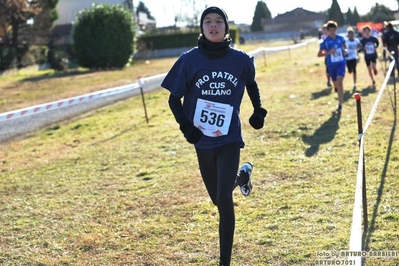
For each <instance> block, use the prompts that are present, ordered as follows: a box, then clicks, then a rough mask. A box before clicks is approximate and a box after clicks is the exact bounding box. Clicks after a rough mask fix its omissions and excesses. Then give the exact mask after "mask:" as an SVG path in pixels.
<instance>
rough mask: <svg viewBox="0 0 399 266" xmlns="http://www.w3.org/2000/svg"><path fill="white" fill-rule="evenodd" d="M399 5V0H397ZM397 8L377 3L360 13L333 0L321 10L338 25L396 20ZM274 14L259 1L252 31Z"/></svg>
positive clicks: (259, 27) (259, 29)
mask: <svg viewBox="0 0 399 266" xmlns="http://www.w3.org/2000/svg"><path fill="white" fill-rule="evenodd" d="M397 2H398V5H399V0H397ZM396 12H397V10H395V11H393V10H391V9H389V8H388V7H386V6H384V5H381V4H378V3H376V4H375V6H373V7H371V9H370V11H369V12H368V13H367V14H364V15H360V14H359V13H358V11H357V7H354V8H353V10H352V9H351V8H348V10H347V11H346V12H343V11H342V10H341V7H340V6H339V4H338V1H337V0H332V3H331V7H330V8H329V9H328V10H325V11H322V12H320V13H321V14H325V15H326V17H327V20H334V21H336V22H337V23H338V25H348V26H349V25H352V26H354V25H356V24H357V23H358V22H361V21H370V22H373V23H379V22H384V21H390V20H395V15H394V14H395V13H396ZM271 18H272V15H271V12H270V10H269V8H268V7H267V5H266V3H265V2H263V1H258V2H257V4H256V7H255V12H254V16H253V19H252V24H251V31H253V32H256V31H263V25H262V20H263V19H271Z"/></svg>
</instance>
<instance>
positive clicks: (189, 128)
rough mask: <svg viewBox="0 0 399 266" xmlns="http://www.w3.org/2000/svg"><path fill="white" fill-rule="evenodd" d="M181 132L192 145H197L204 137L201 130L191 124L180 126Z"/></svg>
mask: <svg viewBox="0 0 399 266" xmlns="http://www.w3.org/2000/svg"><path fill="white" fill-rule="evenodd" d="M180 130H181V132H182V133H183V135H184V137H185V138H186V140H187V141H188V142H189V143H191V144H195V143H197V142H198V141H200V139H201V137H202V136H203V135H204V134H203V133H202V131H201V130H200V129H199V128H197V127H195V126H194V125H193V124H191V123H190V122H187V123H184V124H182V125H180Z"/></svg>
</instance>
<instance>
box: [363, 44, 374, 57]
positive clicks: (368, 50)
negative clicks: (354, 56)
mask: <svg viewBox="0 0 399 266" xmlns="http://www.w3.org/2000/svg"><path fill="white" fill-rule="evenodd" d="M365 48H366V49H365V50H366V54H374V53H375V46H374V44H372V43H371V44H369V43H368V44H366V47H365Z"/></svg>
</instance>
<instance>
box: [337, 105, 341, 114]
mask: <svg viewBox="0 0 399 266" xmlns="http://www.w3.org/2000/svg"><path fill="white" fill-rule="evenodd" d="M337 112H338V113H341V112H342V105H338V108H337Z"/></svg>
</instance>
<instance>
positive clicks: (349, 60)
mask: <svg viewBox="0 0 399 266" xmlns="http://www.w3.org/2000/svg"><path fill="white" fill-rule="evenodd" d="M346 31H347V36H348V38H347V39H346V49H347V52H348V56H347V57H346V67H347V68H348V72H349V73H353V90H356V65H357V60H358V58H359V57H358V55H357V52H358V50H360V49H361V47H362V44H361V43H360V40H359V39H358V38H355V31H354V30H353V28H352V27H349V28H348V29H347V30H346Z"/></svg>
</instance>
